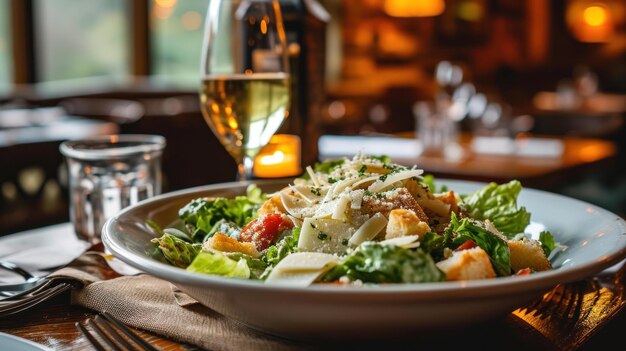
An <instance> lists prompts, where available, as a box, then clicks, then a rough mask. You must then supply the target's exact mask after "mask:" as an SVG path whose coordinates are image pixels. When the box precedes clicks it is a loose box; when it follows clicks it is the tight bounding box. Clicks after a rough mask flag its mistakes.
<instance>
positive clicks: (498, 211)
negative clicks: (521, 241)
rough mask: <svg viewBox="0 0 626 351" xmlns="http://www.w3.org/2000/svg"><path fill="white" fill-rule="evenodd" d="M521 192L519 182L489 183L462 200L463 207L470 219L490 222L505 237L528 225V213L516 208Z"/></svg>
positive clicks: (523, 208) (518, 231)
mask: <svg viewBox="0 0 626 351" xmlns="http://www.w3.org/2000/svg"><path fill="white" fill-rule="evenodd" d="M521 190H522V185H521V184H520V182H519V181H517V180H513V181H510V182H509V183H506V184H501V185H498V184H496V183H490V184H489V185H487V186H486V187H484V188H483V189H481V190H479V191H477V192H475V193H474V194H471V195H467V196H465V197H464V198H463V206H464V207H465V209H466V210H467V211H468V212H469V214H470V216H471V217H472V218H475V219H478V220H485V219H488V220H490V221H491V222H492V223H493V225H494V226H495V227H496V228H497V229H498V230H499V231H501V232H502V233H504V234H505V235H506V236H507V237H509V238H511V237H513V236H515V234H518V233H522V232H524V229H526V227H527V226H528V224H530V213H529V212H528V211H526V208H525V207H518V206H517V196H518V195H519V193H520V191H521Z"/></svg>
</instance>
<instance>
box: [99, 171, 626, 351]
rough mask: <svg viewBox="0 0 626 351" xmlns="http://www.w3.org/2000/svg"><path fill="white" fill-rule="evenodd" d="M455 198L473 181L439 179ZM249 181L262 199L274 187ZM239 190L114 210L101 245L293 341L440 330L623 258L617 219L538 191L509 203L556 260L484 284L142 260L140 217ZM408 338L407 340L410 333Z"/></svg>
mask: <svg viewBox="0 0 626 351" xmlns="http://www.w3.org/2000/svg"><path fill="white" fill-rule="evenodd" d="M439 183H440V184H446V185H448V187H449V188H450V189H452V190H455V191H456V192H457V193H461V194H464V193H470V192H473V191H474V190H476V189H478V188H480V187H482V186H484V185H485V184H482V183H474V182H465V181H453V180H440V181H439ZM257 184H258V185H259V186H260V187H261V188H262V189H263V190H264V191H266V192H272V191H275V190H278V189H279V188H281V187H283V186H284V185H285V184H286V182H285V181H284V180H283V181H263V182H257ZM245 187H246V184H241V183H223V184H216V185H210V186H204V187H197V188H192V189H187V190H182V191H177V192H172V193H167V194H163V195H160V196H157V197H154V198H152V199H148V200H144V201H142V202H140V203H138V204H136V205H134V206H131V207H129V208H126V209H124V210H123V211H122V212H121V213H119V214H118V215H116V216H114V217H113V218H111V219H109V220H108V221H107V223H106V224H105V227H104V230H103V236H102V239H103V242H104V245H105V246H106V248H107V249H108V250H110V251H111V252H112V253H113V255H115V256H116V257H118V258H119V259H121V260H122V261H124V262H126V263H128V264H130V265H131V266H133V267H135V268H137V269H140V270H142V271H144V272H147V273H149V274H152V275H154V276H156V277H159V278H162V279H164V280H167V281H170V282H172V283H173V284H175V285H177V286H178V287H179V288H180V289H181V290H182V291H184V292H186V293H187V294H189V295H190V296H192V297H194V298H195V299H197V300H198V301H199V302H200V303H202V304H203V305H206V306H208V307H210V308H212V309H213V310H215V311H217V312H219V313H222V314H223V315H225V316H227V317H230V318H232V319H234V320H237V321H239V322H241V323H244V324H246V325H248V326H250V327H252V328H254V329H258V330H261V331H264V332H267V333H270V334H274V335H278V336H283V337H290V338H299V339H310V338H332V339H344V340H349V339H350V338H353V337H358V338H359V340H363V339H364V338H385V337H390V336H398V335H408V333H425V332H428V331H431V330H445V329H451V328H456V327H459V326H463V325H469V324H474V323H477V322H482V321H487V320H490V319H494V318H499V317H503V316H505V315H507V314H508V313H510V312H512V311H514V310H515V309H516V308H518V307H521V306H522V305H524V304H526V303H528V302H530V301H532V300H533V299H536V298H537V297H539V296H541V295H542V294H543V293H545V292H547V291H548V290H550V289H552V288H553V287H554V286H556V285H557V284H559V283H565V282H570V281H576V280H580V279H583V278H585V277H588V276H590V275H593V274H596V273H599V272H601V271H602V270H604V269H606V268H608V267H611V266H612V265H614V264H616V263H618V262H620V261H621V260H622V259H624V258H625V257H626V222H624V220H623V219H622V218H620V217H619V216H617V215H616V214H613V213H611V212H609V211H606V210H604V209H601V208H599V207H597V206H594V205H592V204H589V203H586V202H582V201H579V200H575V199H571V198H568V197H564V196H561V195H557V194H552V193H548V192H544V191H539V190H533V189H524V190H523V191H522V193H521V194H520V197H519V204H520V205H522V206H525V207H526V208H527V209H528V210H529V211H530V212H531V213H532V222H533V225H535V226H541V225H544V226H545V227H546V228H548V229H549V230H550V231H551V232H552V233H553V234H554V237H555V238H556V240H557V241H559V242H560V243H562V244H564V245H566V246H568V249H567V250H566V251H564V252H561V253H560V254H559V255H557V256H556V257H555V258H554V259H553V261H552V263H553V266H554V267H555V269H554V270H550V271H545V272H538V273H534V274H531V275H527V276H512V277H502V278H496V279H490V280H477V281H462V282H440V283H422V284H387V285H379V286H365V287H338V286H329V285H314V286H310V287H307V288H292V287H278V286H272V285H269V284H264V283H263V282H259V281H246V280H239V279H232V278H231V279H229V278H222V277H219V276H210V275H204V274H199V273H191V272H187V271H185V270H184V269H181V268H177V267H174V266H171V265H168V264H166V263H162V262H160V261H158V260H156V259H154V258H152V257H151V256H150V254H149V253H148V252H149V251H150V250H151V249H154V244H151V243H150V239H152V238H153V237H154V236H155V234H154V233H153V231H152V230H150V229H149V227H148V226H147V225H146V221H147V220H152V221H155V222H156V223H157V224H159V225H161V226H162V227H167V226H168V225H170V224H171V223H173V222H174V221H176V220H177V218H178V217H177V212H178V209H179V208H180V207H182V206H183V205H185V204H186V203H187V202H188V201H190V200H191V199H193V198H197V197H201V196H217V195H219V196H226V197H232V196H235V195H240V194H243V193H244V192H245ZM414 335H415V334H414Z"/></svg>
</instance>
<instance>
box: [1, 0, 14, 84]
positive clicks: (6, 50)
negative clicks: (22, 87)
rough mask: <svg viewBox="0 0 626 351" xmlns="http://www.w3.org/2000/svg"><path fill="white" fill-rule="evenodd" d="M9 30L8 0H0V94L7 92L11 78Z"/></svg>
mask: <svg viewBox="0 0 626 351" xmlns="http://www.w3.org/2000/svg"><path fill="white" fill-rule="evenodd" d="M9 30H10V28H9V0H0V95H5V94H7V93H8V92H9V90H10V89H11V81H12V80H13V75H12V74H11V69H12V66H11V37H10V33H9Z"/></svg>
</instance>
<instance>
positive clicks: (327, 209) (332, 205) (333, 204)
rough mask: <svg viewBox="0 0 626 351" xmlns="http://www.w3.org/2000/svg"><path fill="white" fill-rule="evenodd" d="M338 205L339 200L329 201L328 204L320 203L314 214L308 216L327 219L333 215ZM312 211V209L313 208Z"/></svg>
mask: <svg viewBox="0 0 626 351" xmlns="http://www.w3.org/2000/svg"><path fill="white" fill-rule="evenodd" d="M338 203H339V199H335V200H331V201H328V202H324V203H321V204H320V205H319V206H318V207H317V210H316V211H315V213H314V214H313V215H312V216H310V217H313V218H329V217H331V216H332V215H333V213H335V210H336V209H337V204H338ZM313 209H314V207H313Z"/></svg>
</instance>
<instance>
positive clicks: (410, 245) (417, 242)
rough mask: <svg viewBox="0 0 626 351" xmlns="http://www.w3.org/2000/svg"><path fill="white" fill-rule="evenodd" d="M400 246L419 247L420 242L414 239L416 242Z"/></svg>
mask: <svg viewBox="0 0 626 351" xmlns="http://www.w3.org/2000/svg"><path fill="white" fill-rule="evenodd" d="M402 247H403V248H405V249H414V248H416V247H420V242H419V241H416V242H414V243H411V244H406V245H402Z"/></svg>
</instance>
